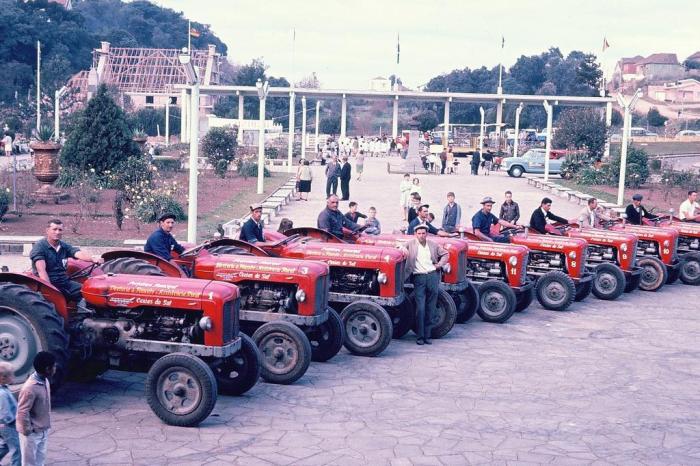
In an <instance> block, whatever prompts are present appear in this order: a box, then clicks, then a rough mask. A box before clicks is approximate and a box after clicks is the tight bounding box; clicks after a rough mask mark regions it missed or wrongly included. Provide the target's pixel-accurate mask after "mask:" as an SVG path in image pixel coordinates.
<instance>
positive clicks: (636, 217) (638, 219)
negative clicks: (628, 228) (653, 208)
mask: <svg viewBox="0 0 700 466" xmlns="http://www.w3.org/2000/svg"><path fill="white" fill-rule="evenodd" d="M625 214H627V221H628V222H629V223H631V224H632V225H641V224H642V218H648V219H649V220H656V219H657V218H659V217H658V216H657V215H654V214H650V213H649V211H647V210H646V209H645V208H644V206H643V205H640V206H639V212H637V209H635V208H634V205H633V204H630V205H628V206H627V207H626V208H625Z"/></svg>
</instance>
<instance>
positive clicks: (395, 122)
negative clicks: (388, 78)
mask: <svg viewBox="0 0 700 466" xmlns="http://www.w3.org/2000/svg"><path fill="white" fill-rule="evenodd" d="M398 136H399V96H395V97H394V113H393V117H392V120H391V137H392V138H394V139H396V138H397V137H398Z"/></svg>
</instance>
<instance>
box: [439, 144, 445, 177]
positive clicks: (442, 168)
mask: <svg viewBox="0 0 700 466" xmlns="http://www.w3.org/2000/svg"><path fill="white" fill-rule="evenodd" d="M446 168H447V148H446V147H444V146H443V148H442V152H440V174H441V175H444V174H445V169H446Z"/></svg>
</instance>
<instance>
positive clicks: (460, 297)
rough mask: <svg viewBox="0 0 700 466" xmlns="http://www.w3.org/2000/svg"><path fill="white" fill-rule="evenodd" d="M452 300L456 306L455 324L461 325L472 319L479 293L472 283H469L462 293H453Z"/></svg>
mask: <svg viewBox="0 0 700 466" xmlns="http://www.w3.org/2000/svg"><path fill="white" fill-rule="evenodd" d="M452 298H453V299H454V302H455V305H456V306H457V318H456V319H455V322H456V323H458V324H463V323H465V322H467V321H469V320H470V319H471V318H472V317H474V314H476V308H477V307H479V292H478V291H477V289H476V286H474V284H473V283H471V282H470V283H469V286H468V287H467V288H466V289H465V290H464V291H462V292H460V293H455V294H454V295H453V296H452Z"/></svg>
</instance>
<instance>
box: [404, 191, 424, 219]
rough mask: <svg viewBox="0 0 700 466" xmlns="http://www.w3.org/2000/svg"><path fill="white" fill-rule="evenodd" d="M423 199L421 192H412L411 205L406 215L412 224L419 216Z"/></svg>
mask: <svg viewBox="0 0 700 466" xmlns="http://www.w3.org/2000/svg"><path fill="white" fill-rule="evenodd" d="M421 201H422V199H421V196H420V194H418V193H413V194H411V205H410V207H409V208H408V211H407V215H406V221H407V222H408V223H409V224H410V223H411V222H412V221H413V220H415V218H416V217H418V211H419V210H420V206H421V204H422V202H421Z"/></svg>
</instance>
